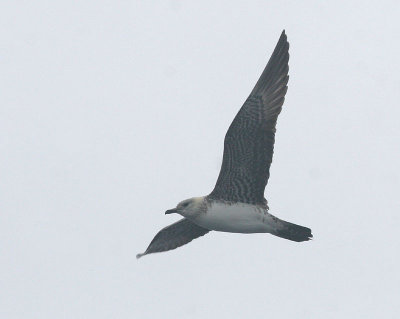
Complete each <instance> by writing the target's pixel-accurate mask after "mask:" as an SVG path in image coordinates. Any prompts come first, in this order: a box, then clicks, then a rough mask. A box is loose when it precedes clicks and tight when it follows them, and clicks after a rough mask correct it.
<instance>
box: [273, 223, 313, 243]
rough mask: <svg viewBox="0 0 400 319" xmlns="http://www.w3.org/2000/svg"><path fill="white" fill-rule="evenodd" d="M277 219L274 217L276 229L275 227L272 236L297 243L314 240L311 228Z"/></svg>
mask: <svg viewBox="0 0 400 319" xmlns="http://www.w3.org/2000/svg"><path fill="white" fill-rule="evenodd" d="M275 218H276V217H274V221H275V226H276V227H274V228H275V229H274V230H273V231H272V232H271V234H272V235H275V236H278V237H281V238H285V239H289V240H293V241H297V242H300V241H306V240H310V239H312V237H313V235H312V234H311V229H310V228H307V227H304V226H300V225H296V224H292V223H289V222H287V221H284V220H281V219H279V218H276V219H275Z"/></svg>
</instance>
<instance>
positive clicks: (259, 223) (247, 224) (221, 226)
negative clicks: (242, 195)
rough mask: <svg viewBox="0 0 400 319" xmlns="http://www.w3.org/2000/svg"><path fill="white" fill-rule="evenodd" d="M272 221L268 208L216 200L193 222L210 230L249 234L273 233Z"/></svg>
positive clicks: (209, 203) (210, 202)
mask: <svg viewBox="0 0 400 319" xmlns="http://www.w3.org/2000/svg"><path fill="white" fill-rule="evenodd" d="M270 219H271V215H270V214H268V209H267V207H263V206H261V205H251V204H246V203H230V202H225V201H216V200H214V201H209V202H208V203H207V210H206V211H205V212H204V213H201V214H199V215H197V216H196V217H195V218H193V219H191V221H192V222H193V223H195V224H197V225H198V226H201V227H204V228H207V229H210V230H217V231H222V232H229V233H246V234H249V233H269V232H271V225H270Z"/></svg>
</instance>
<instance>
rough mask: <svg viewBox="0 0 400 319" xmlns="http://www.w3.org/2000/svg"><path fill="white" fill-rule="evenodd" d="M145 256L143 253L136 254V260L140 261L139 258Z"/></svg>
mask: <svg viewBox="0 0 400 319" xmlns="http://www.w3.org/2000/svg"><path fill="white" fill-rule="evenodd" d="M145 255H146V253H145V252H144V253H141V254H136V259H140V258H142V257H143V256H145Z"/></svg>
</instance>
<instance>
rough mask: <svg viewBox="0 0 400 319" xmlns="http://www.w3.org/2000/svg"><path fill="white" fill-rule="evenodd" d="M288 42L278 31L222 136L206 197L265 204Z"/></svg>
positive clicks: (285, 78)
mask: <svg viewBox="0 0 400 319" xmlns="http://www.w3.org/2000/svg"><path fill="white" fill-rule="evenodd" d="M288 61H289V43H288V42H287V37H286V34H285V31H283V32H282V34H281V37H280V38H279V41H278V44H277V45H276V47H275V50H274V52H273V53H272V56H271V58H270V60H269V62H268V64H267V66H266V67H265V69H264V71H263V73H262V74H261V76H260V79H259V80H258V82H257V84H256V85H255V87H254V89H253V91H252V92H251V94H250V96H249V97H248V98H247V100H246V102H245V103H244V104H243V106H242V108H241V109H240V111H239V113H238V114H237V115H236V117H235V119H234V120H233V122H232V124H231V126H230V127H229V129H228V132H227V133H226V135H225V142H224V156H223V160H222V167H221V171H220V173H219V176H218V180H217V183H216V185H215V188H214V190H213V191H212V192H211V194H210V195H209V198H213V199H223V200H227V201H232V202H243V203H249V204H265V203H266V201H265V199H264V190H265V186H266V185H267V182H268V178H269V168H270V165H271V162H272V155H273V152H274V142H275V131H276V129H275V127H276V121H277V119H278V115H279V113H280V112H281V110H282V105H283V102H284V100H285V94H286V91H287V82H288V80H289V76H288V71H289V66H288Z"/></svg>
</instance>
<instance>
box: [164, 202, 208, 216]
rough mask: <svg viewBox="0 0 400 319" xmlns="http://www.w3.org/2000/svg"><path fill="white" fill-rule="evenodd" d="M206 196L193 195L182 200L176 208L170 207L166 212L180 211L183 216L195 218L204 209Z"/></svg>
mask: <svg viewBox="0 0 400 319" xmlns="http://www.w3.org/2000/svg"><path fill="white" fill-rule="evenodd" d="M204 204H205V201H204V197H193V198H189V199H185V200H183V201H181V202H180V203H179V204H178V205H177V206H176V208H173V209H168V210H167V211H166V212H165V214H174V213H178V214H180V215H182V216H183V217H187V218H194V217H196V216H197V215H198V214H200V213H201V212H202V211H203V209H204Z"/></svg>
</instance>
